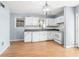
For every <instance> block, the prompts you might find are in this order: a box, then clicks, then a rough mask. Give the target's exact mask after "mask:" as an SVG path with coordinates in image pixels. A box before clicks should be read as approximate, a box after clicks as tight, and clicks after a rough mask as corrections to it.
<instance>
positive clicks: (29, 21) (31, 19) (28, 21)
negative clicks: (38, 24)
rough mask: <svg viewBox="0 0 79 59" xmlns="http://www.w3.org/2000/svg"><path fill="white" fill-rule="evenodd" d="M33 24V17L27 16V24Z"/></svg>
mask: <svg viewBox="0 0 79 59" xmlns="http://www.w3.org/2000/svg"><path fill="white" fill-rule="evenodd" d="M28 25H33V18H32V17H26V18H25V26H28Z"/></svg>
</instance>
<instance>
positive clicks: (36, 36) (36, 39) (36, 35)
mask: <svg viewBox="0 0 79 59" xmlns="http://www.w3.org/2000/svg"><path fill="white" fill-rule="evenodd" d="M39 36H40V34H39V32H38V31H36V32H33V35H32V42H38V41H39Z"/></svg>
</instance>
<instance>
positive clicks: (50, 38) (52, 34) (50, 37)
mask: <svg viewBox="0 0 79 59" xmlns="http://www.w3.org/2000/svg"><path fill="white" fill-rule="evenodd" d="M53 39H54V31H47V40H53Z"/></svg>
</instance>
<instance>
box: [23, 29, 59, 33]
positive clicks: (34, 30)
mask: <svg viewBox="0 0 79 59" xmlns="http://www.w3.org/2000/svg"><path fill="white" fill-rule="evenodd" d="M26 31H59V29H25V30H24V32H26Z"/></svg>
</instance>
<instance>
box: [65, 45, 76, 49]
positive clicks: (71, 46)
mask: <svg viewBox="0 0 79 59" xmlns="http://www.w3.org/2000/svg"><path fill="white" fill-rule="evenodd" d="M74 47H75V46H74V45H72V46H65V48H74Z"/></svg>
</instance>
